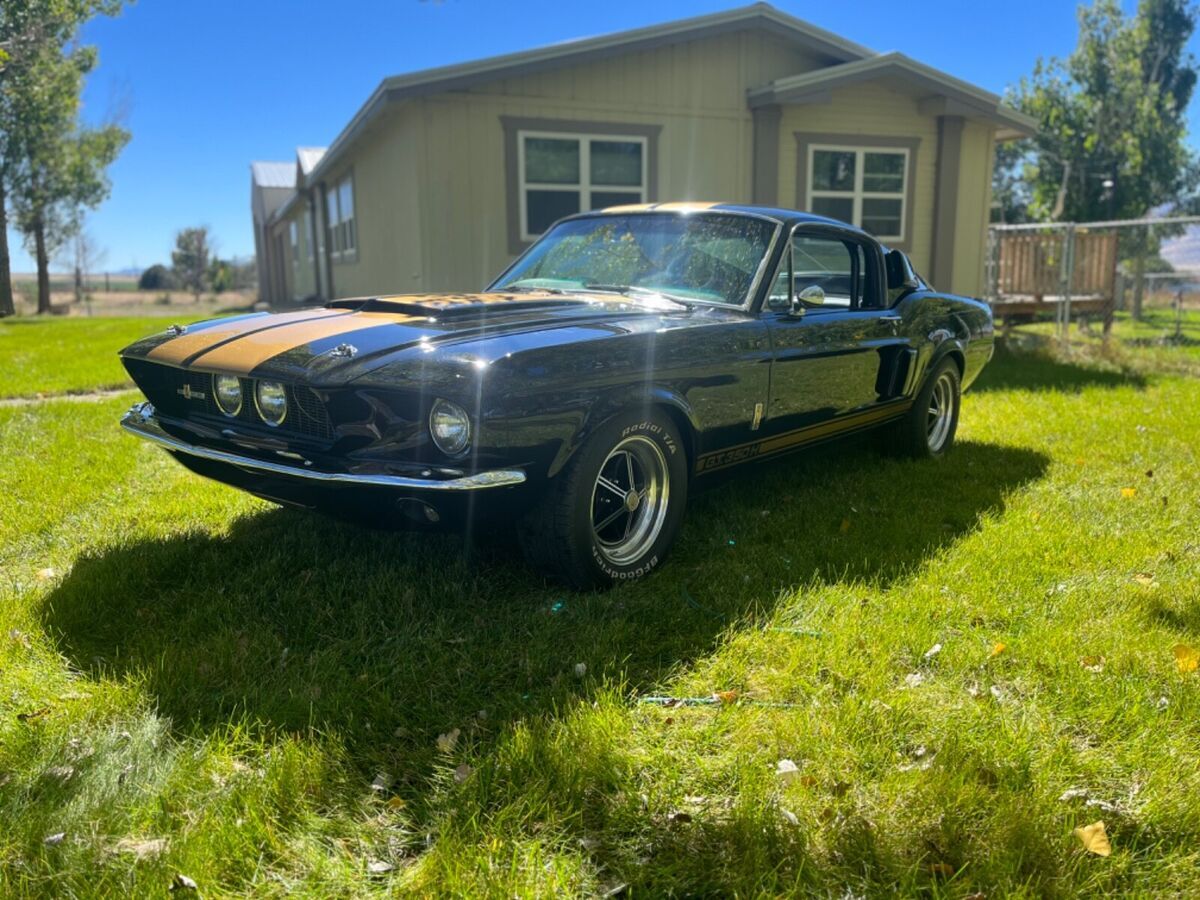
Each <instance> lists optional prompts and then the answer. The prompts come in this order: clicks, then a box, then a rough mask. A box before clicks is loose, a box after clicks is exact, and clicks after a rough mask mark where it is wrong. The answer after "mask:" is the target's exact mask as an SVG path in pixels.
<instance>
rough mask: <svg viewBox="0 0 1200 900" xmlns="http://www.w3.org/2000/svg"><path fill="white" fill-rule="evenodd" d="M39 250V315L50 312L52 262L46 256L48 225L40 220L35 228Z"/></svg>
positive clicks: (37, 248) (34, 232)
mask: <svg viewBox="0 0 1200 900" xmlns="http://www.w3.org/2000/svg"><path fill="white" fill-rule="evenodd" d="M33 240H34V244H35V247H36V250H37V254H36V255H37V287H38V309H37V311H38V315H39V316H40V315H42V314H43V313H48V312H50V260H49V259H48V258H47V256H46V224H45V223H44V222H43V221H42V220H41V219H38V220H37V222H36V223H34V226H33Z"/></svg>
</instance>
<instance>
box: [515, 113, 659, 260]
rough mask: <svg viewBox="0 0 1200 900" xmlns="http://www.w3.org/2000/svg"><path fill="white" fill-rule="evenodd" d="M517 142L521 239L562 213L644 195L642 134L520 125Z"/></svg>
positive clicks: (529, 237) (640, 200) (531, 236)
mask: <svg viewBox="0 0 1200 900" xmlns="http://www.w3.org/2000/svg"><path fill="white" fill-rule="evenodd" d="M517 147H518V154H519V155H518V161H517V171H518V173H519V179H520V182H519V192H520V193H519V196H520V203H521V239H522V240H524V241H531V240H534V239H535V238H536V237H537V236H538V235H540V234H541V233H542V232H543V231H545V230H546V229H547V228H549V227H550V225H552V224H553V223H554V222H556V221H557V220H558V219H561V218H562V217H563V216H569V215H571V214H573V213H577V212H583V211H585V210H592V209H603V208H605V207H606V206H620V205H622V204H626V203H643V202H645V201H646V183H647V171H648V159H647V157H648V148H647V141H646V138H645V137H634V136H629V137H626V136H621V135H607V134H606V135H588V134H563V133H560V132H537V131H521V132H519V133H518V135H517Z"/></svg>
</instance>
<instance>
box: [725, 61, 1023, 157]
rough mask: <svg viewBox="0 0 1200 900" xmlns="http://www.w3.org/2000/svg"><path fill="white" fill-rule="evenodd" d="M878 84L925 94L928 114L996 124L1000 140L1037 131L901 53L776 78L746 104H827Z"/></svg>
mask: <svg viewBox="0 0 1200 900" xmlns="http://www.w3.org/2000/svg"><path fill="white" fill-rule="evenodd" d="M882 78H888V79H899V80H901V81H905V82H907V83H909V84H912V85H915V86H916V87H918V88H921V89H923V90H927V91H929V93H930V95H931V96H930V97H929V98H927V99H926V101H923V102H924V103H925V104H926V109H928V111H929V112H931V113H938V114H942V115H963V116H974V117H977V118H985V119H990V120H992V121H994V122H996V123H998V124H999V125H1000V126H1001V129H1000V133H999V135H998V136H999V137H1000V138H1001V139H1007V138H1015V137H1027V136H1029V135H1032V134H1034V133H1035V132H1036V131H1037V121H1036V120H1035V119H1033V118H1032V117H1030V116H1027V115H1025V114H1024V113H1022V112H1018V111H1017V110H1015V109H1013V108H1012V107H1010V106H1005V105H1004V104H1003V103H1002V102H1001V99H1000V97H999V96H997V95H996V94H993V93H991V92H990V91H985V90H984V89H983V88H980V87H977V86H976V85H973V84H970V83H968V82H966V81H963V80H962V79H960V78H955V77H954V76H953V75H947V74H946V73H945V72H941V71H939V70H938V69H935V68H933V67H932V66H927V65H925V64H924V63H920V62H917V61H916V60H915V59H911V58H909V57H907V56H905V55H904V54H903V53H883V54H880V55H879V56H873V57H870V58H868V59H860V60H854V61H853V62H847V63H842V64H841V65H837V66H830V67H828V68H825V69H818V70H816V71H814V72H804V73H802V74H800V75H789V76H787V77H786V78H778V79H776V80H775V81H773V82H771V83H770V84H767V85H764V86H763V87H761V88H755V89H754V90H751V91H750V92H749V97H748V99H749V102H750V106H751V107H758V106H765V105H768V104H773V103H805V102H810V103H811V102H818V101H827V100H828V98H829V92H830V91H832V90H834V89H836V88H841V87H848V86H850V85H854V84H861V83H863V82H867V81H877V80H879V79H882Z"/></svg>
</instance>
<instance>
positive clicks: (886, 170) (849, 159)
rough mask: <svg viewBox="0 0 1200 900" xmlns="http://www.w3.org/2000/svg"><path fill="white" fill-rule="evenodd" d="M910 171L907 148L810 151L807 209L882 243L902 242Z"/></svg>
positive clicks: (821, 148)
mask: <svg viewBox="0 0 1200 900" xmlns="http://www.w3.org/2000/svg"><path fill="white" fill-rule="evenodd" d="M908 170H909V152H908V150H907V149H895V150H882V149H872V148H861V147H830V146H822V145H817V146H813V147H810V148H809V157H808V186H809V187H808V203H807V206H808V208H809V209H810V210H812V211H813V212H815V213H817V214H818V215H822V216H829V217H830V218H832V219H840V220H841V221H843V222H850V223H852V224H854V225H857V226H859V227H860V228H862V229H863V230H864V231H867V232H870V233H871V234H873V235H875V236H876V237H877V238H880V239H882V240H891V241H902V240H904V239H905V237H906V235H905V234H904V219H905V212H906V210H905V208H904V204H905V202H906V201H905V191H906V188H907V186H908V178H909V171H908Z"/></svg>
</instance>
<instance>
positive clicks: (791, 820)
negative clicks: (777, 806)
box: [779, 809, 800, 825]
mask: <svg viewBox="0 0 1200 900" xmlns="http://www.w3.org/2000/svg"><path fill="white" fill-rule="evenodd" d="M779 812H780V813H781V814H782V815H783V817H784V818H785V819H787V820H788V824H789V825H799V824H800V820H799V819H797V818H796V814H795V813H794V812H792V811H791V810H790V809H781V810H779Z"/></svg>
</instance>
